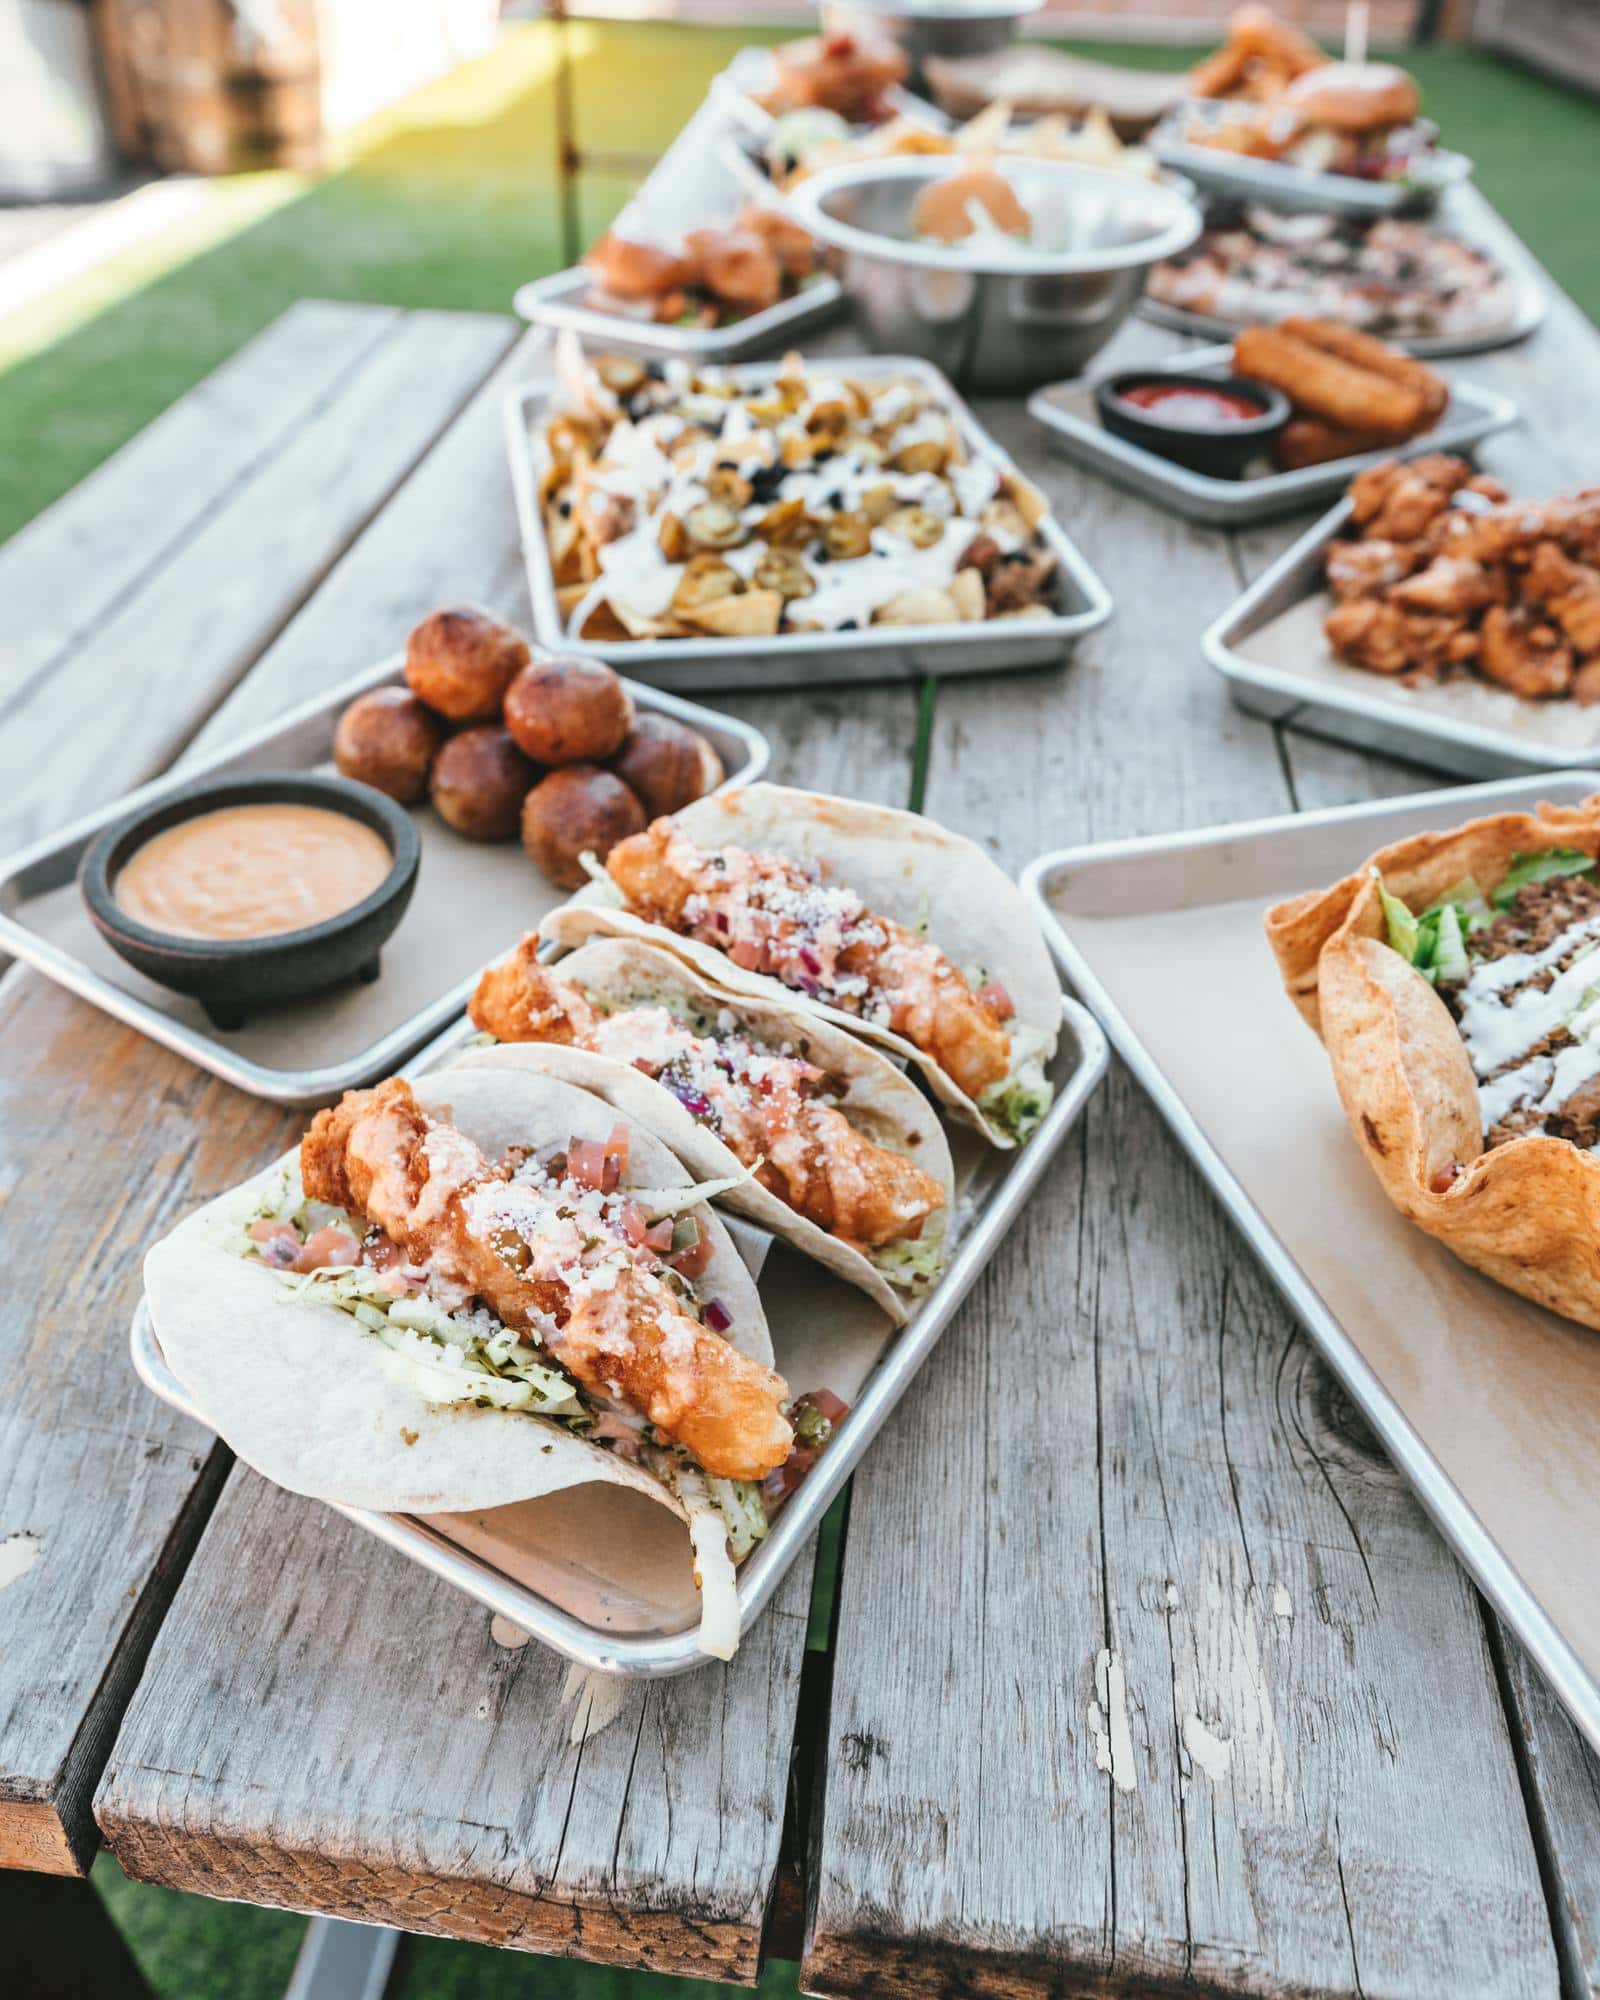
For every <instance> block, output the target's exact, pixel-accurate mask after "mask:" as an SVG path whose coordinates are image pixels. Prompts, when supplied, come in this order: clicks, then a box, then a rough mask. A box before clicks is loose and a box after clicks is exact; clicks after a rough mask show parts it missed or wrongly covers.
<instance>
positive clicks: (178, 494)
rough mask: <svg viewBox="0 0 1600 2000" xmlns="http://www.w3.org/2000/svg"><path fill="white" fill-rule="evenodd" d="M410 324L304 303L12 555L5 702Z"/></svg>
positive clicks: (0, 676) (14, 546)
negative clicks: (401, 325) (399, 329)
mask: <svg viewBox="0 0 1600 2000" xmlns="http://www.w3.org/2000/svg"><path fill="white" fill-rule="evenodd" d="M398 319H399V315H398V314H397V313H395V312H392V311H389V310H387V309H384V308H377V307H371V306H345V305H331V304H325V303H323V302H322V301H320V300H308V301H306V302H304V303H302V304H300V305H296V306H291V307H290V309H289V310H288V311H287V312H286V313H283V314H282V315H281V316H280V317H279V318H278V319H276V320H274V321H273V323H272V325H271V326H270V327H268V328H267V329H266V330H265V332H263V333H262V334H261V335H260V337H259V338H258V339H256V340H253V341H251V342H250V343H249V345H248V346H246V347H244V348H242V349H241V350H240V352H239V353H238V354H236V355H234V356H233V358H232V359H231V360H228V361H225V362H224V363H223V364H222V366H221V367H220V368H218V369H217V370H216V371H215V372H214V373H213V374H211V375H208V376H207V377H206V379H205V381H203V382H201V383H200V384H199V385H198V386H197V387H196V388H194V389H192V390H191V391H190V392H189V394H188V395H187V396H184V397H182V398H181V399H180V400H179V401H178V402H176V403H174V404H173V405H172V407H171V408H170V409H169V410H167V411H165V412H164V413H163V414H162V415H161V416H159V417H157V418H156V419H155V421H154V422H153V423H151V424H148V425H147V426H146V427H145V429H144V430H142V431H141V432H140V433H139V435H138V436H137V437H135V438H132V439H130V440H129V442H128V443H127V444H125V445H124V446H123V448H122V449H121V450H120V451H119V452H117V453H115V454H114V455H113V456H112V457H111V458H108V459H107V460H106V462H105V464H104V465H102V466H100V467H99V468H98V469H97V470H96V471H94V472H92V473H90V475H89V477H88V478H87V479H85V480H84V481H83V482H82V483H81V484H80V485H78V486H75V487H74V488H73V490H72V491H71V492H70V493H68V494H66V495H65V496H64V497H63V498H62V499H60V500H58V501H57V502H56V504H55V505H54V506H53V507H49V508H47V509H46V510H45V512H44V513H42V514H41V515H39V516H38V518H37V519H36V520H34V521H30V522H29V523H28V525H27V526H26V527H25V528H23V529H21V530H20V531H19V532H18V533H17V534H15V535H13V536H12V537H11V539H10V540H9V541H8V542H6V543H5V544H4V546H3V547H0V604H3V605H4V606H5V608H6V617H5V624H4V631H3V640H0V704H3V703H9V702H12V701H14V700H15V699H16V697H17V694H18V692H19V691H20V690H21V689H22V688H23V687H24V686H26V685H27V684H28V683H29V682H31V681H32V680H34V679H36V678H37V677H38V676H39V675H40V674H42V673H45V672H48V671H49V670H50V669H52V668H54V667H58V666H59V665H60V664H61V663H62V661H63V660H64V659H65V658H66V656H67V655H68V653H69V651H70V650H71V648H72V647H74V646H76V645H80V644H82V642H83V641H84V639H85V638H86V637H87V636H88V634H89V633H90V632H92V631H93V630H94V629H95V627H96V626H97V625H98V624H99V623H100V622H101V621H102V620H103V619H104V618H106V617H107V616H108V615H109V614H110V612H111V611H112V610H113V609H114V607H115V606H116V605H118V604H119V603H121V602H123V601H124V600H125V599H127V598H128V597H130V596H131V595H133V594H134V593H135V592H136V591H137V590H139V589H140V588H141V587H142V586H143V585H144V584H145V583H147V582H148V580H149V578H150V576H151V574H152V572H154V571H155V570H158V569H160V568H161V567H162V566H163V565H164V564H166V563H169V562H171V561H173V560H174V559H175V558H176V557H178V556H179V555H180V554H181V552H182V550H183V547H184V545H185V543H186V542H187V541H188V539H189V537H190V536H191V535H192V534H193V533H194V531H195V529H196V528H197V526H198V525H199V524H200V523H201V522H202V521H203V520H204V519H205V518H206V516H207V515H208V514H209V513H210V512H212V510H213V509H215V508H216V507H218V506H220V505H221V504H223V502H224V501H225V500H226V498H227V496H228V495H229V493H230V492H232V491H233V490H234V489H235V488H236V487H238V486H239V485H240V484H241V483H244V482H247V481H248V480H250V479H251V478H253V477H255V476H257V475H258V474H259V472H260V471H261V469H262V467H263V466H264V465H265V464H266V463H267V461H268V460H270V459H271V457H272V456H273V455H274V453H276V452H277V451H279V450H281V449H282V448H283V445H284V443H285V442H286V440H287V439H288V438H290V437H292V436H293V435H294V433H295V432H296V430H297V429H298V428H299V427H300V426H301V425H303V424H304V423H306V422H307V421H308V420H310V418H311V416H312V414H313V413H314V411H315V410H316V408H317V406H318V404H319V403H320V402H321V401H322V400H323V399H325V398H326V397H327V396H329V395H330V394H332V393H334V392H335V390H336V388H337V386H338V384H339V383H340V382H341V381H342V380H344V378H346V377H347V376H348V375H349V374H350V372H351V371H352V370H353V369H359V368H360V367H361V365H362V364H363V363H364V362H365V360H366V359H367V357H368V356H369V355H370V353H371V351H372V349H373V348H374V346H376V345H377V344H378V343H380V342H381V341H383V340H386V339H388V338H389V337H390V336H391V335H392V334H393V332H394V328H395V326H396V324H397V322H398ZM3 712H4V711H3V709H0V713H3Z"/></svg>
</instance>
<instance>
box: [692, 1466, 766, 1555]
mask: <svg viewBox="0 0 1600 2000" xmlns="http://www.w3.org/2000/svg"><path fill="white" fill-rule="evenodd" d="M706 1485H707V1486H708V1487H709V1488H710V1490H711V1497H712V1499H713V1500H715V1501H716V1503H717V1505H718V1506H719V1507H720V1508H721V1509H722V1519H723V1522H724V1524H725V1525H726V1527H727V1530H728V1546H729V1548H730V1549H731V1550H732V1551H733V1559H734V1561H735V1562H738V1561H739V1560H740V1559H741V1558H742V1557H744V1556H747V1555H748V1554H749V1553H750V1551H751V1550H752V1549H753V1548H754V1547H755V1545H756V1543H757V1542H759V1541H762V1540H764V1539H765V1537H766V1532H767V1504H766V1502H765V1501H764V1500H763V1499H762V1497H761V1488H760V1487H759V1486H757V1485H756V1484H755V1482H754V1481H753V1480H749V1479H713V1478H711V1477H710V1476H709V1475H707V1478H706Z"/></svg>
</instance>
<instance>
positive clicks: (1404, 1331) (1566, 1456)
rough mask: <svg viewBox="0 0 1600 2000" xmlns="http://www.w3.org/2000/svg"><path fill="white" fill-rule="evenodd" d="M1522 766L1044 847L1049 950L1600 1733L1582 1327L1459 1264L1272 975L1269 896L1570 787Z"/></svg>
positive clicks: (1495, 1593) (1598, 1369)
mask: <svg viewBox="0 0 1600 2000" xmlns="http://www.w3.org/2000/svg"><path fill="white" fill-rule="evenodd" d="M1596 790H1600V773H1596V772H1592V771H1590V772H1584V773H1582V774H1569V775H1565V776H1562V777H1558V778H1539V779H1534V778H1524V779H1521V780H1519V781H1516V782H1512V783H1506V782H1502V783H1499V784H1494V785H1479V786H1473V787H1468V788H1464V789H1460V790H1455V791H1448V792H1435V793H1431V794H1424V795H1422V796H1419V797H1412V798H1407V799H1401V800H1384V801H1380V802H1378V803H1375V804H1370V805H1358V806H1342V807H1339V808H1337V809H1336V810H1333V811H1328V812H1316V813H1303V814H1300V815H1299V816H1297V817H1293V818H1287V819H1277V820H1259V821H1255V822H1252V823H1249V824H1244V825H1238V826H1221V827H1212V828H1208V829H1206V830H1205V831H1203V832H1199V833H1188V834H1169V835H1165V836H1161V837H1158V838H1155V839H1147V840H1128V841H1116V842H1111V843H1108V844H1106V845H1104V846H1101V847H1079V848H1068V849H1063V850H1061V851H1060V852H1057V853H1054V854H1047V855H1044V856H1042V857H1041V858H1040V859H1039V860H1038V861H1036V862H1034V863H1033V864H1032V866H1031V867H1030V868H1029V869H1028V871H1027V873H1026V875H1025V876H1024V878H1023V886H1024V889H1025V891H1026V892H1027V893H1028V894H1029V895H1030V896H1031V897H1032V898H1033V900H1034V902H1035V904H1036V905H1037V907H1038V909H1039V912H1040V914H1041V916H1042V918H1043V919H1044V922H1045V924H1046V928H1047V932H1048V934H1049V936H1050V940H1051V943H1052V946H1053V948H1054V950H1055V953H1056V956H1057V959H1058V960H1059V962H1060V964H1061V967H1062V969H1063V971H1064V972H1065V973H1066V974H1067V976H1068V977H1069V979H1070V980H1071V981H1072V983H1073V985H1074V986H1075V987H1076V988H1077V990H1078V992H1079V993H1080V994H1081V995H1082V996H1083V998H1084V999H1086V1000H1087V1001H1088V1003H1089V1005H1090V1006H1091V1007H1092V1008H1093V1009H1094V1010H1095V1012H1096V1014H1097V1015H1098V1016H1099V1018H1100V1020H1101V1022H1102V1024H1103V1025H1104V1027H1105V1029H1106V1032H1107V1033H1108V1034H1109V1036H1110V1037H1111V1040H1112V1043H1113V1044H1114V1046H1115V1047H1116V1049H1117V1050H1118V1052H1119V1053H1120V1054H1121V1055H1122V1057H1123V1058H1124V1060H1125V1061H1126V1062H1127V1063H1128V1066H1129V1068H1130V1069H1131V1070H1132V1071H1133V1073H1134V1075H1135V1076H1136V1077H1137V1078H1138V1080H1139V1082H1140V1083H1141V1084H1142V1085H1143V1086H1144V1088H1145V1089H1146V1090H1147V1091H1148V1092H1149V1093H1150V1095H1151V1097H1152V1098H1153V1099H1154V1101H1155V1104H1156V1106H1157V1108H1158V1109H1159V1110H1160V1112H1161V1114H1162V1116H1163V1117H1164V1118H1165V1119H1166V1120H1167V1122H1168V1124H1170V1125H1171V1127H1172V1129H1173V1131H1174V1133H1175V1134H1176V1135H1177V1137H1178V1139H1179V1140H1180V1141H1181V1142H1182V1144H1183V1146H1184V1147H1185V1149H1186V1150H1187V1151H1188V1153H1189V1154H1190V1156H1191V1157H1192V1158H1193V1159H1194V1161H1195V1163H1196V1165H1197V1166H1198V1167H1199V1168H1200V1171H1201V1172H1202V1173H1203V1174H1204V1175H1205V1177H1206V1179H1207V1180H1208V1181H1209V1182H1210V1184H1211V1186H1212V1188H1213V1189H1214V1190H1215V1192H1216V1194H1217V1196H1218V1198H1219V1200H1220V1201H1221V1202H1222V1204H1223V1206H1224V1207H1225V1208H1226V1209H1227V1211H1228V1213H1229V1215H1230V1216H1231V1217H1232V1219H1233V1221H1234V1222H1235V1223H1236V1224H1237V1225H1238V1227H1239V1229H1240V1230H1241V1231H1242V1232H1243V1234H1244V1236H1245V1237H1246V1239H1247V1240H1248V1242H1249V1243H1250V1245H1251V1247H1252V1248H1253V1249H1254V1250H1255V1252H1256V1254H1257V1255H1258V1256H1259V1257H1260V1259H1261V1261H1262V1263H1263V1264H1264V1265H1265V1266H1266V1268H1267V1271H1268V1273H1269V1274H1270V1275H1271V1277H1272V1279H1273V1281H1274V1282H1275V1283H1276V1285H1277V1287H1278V1289H1279V1290H1280V1291H1281V1292H1282V1293H1283V1296H1284V1298H1285V1299H1286V1300H1287V1301H1288V1303H1289V1305H1290V1306H1291V1307H1292V1308H1293V1310H1294V1311H1295V1312H1296V1314H1298V1316H1299V1318H1300V1319H1301V1320H1302V1321H1303V1322H1304V1325H1305V1328H1306V1331H1307V1332H1308V1333H1309V1334H1310V1336H1311V1338H1312V1339H1313V1340H1314V1341H1315V1342H1316V1344H1317V1346H1318V1347H1319V1348H1320V1349H1321V1351H1322V1354H1323V1355H1324V1357H1325V1358H1326V1360H1327V1361H1328V1363H1329V1365H1330V1366H1331V1367H1332V1369H1333V1370H1334V1372H1335V1374H1336V1375H1337V1376H1338V1377H1339V1379H1340V1381H1341V1382H1343V1384H1344V1386H1345V1388H1346V1389H1347V1390H1348V1391H1349V1393H1350V1396H1351V1397H1352V1399H1353V1400H1354V1402H1355V1403H1356V1405H1357V1406H1358V1407H1359V1409H1360V1410H1361V1412H1362V1414H1363V1416H1364V1417H1365V1418H1366V1420H1367V1422H1368V1423H1369V1424H1370V1425H1371V1427H1372V1429H1373V1431H1374V1432H1375V1433H1376V1434H1377V1437H1378V1439H1379V1441H1380V1442H1381V1444H1382V1445H1383V1447H1384V1449H1385V1450H1386V1451H1387V1452H1388V1453H1389V1455H1390V1457H1391V1458H1392V1459H1393V1460H1394V1461H1395V1463H1396V1464H1397V1465H1398V1466H1399V1468H1400V1470H1401V1471H1402V1472H1403V1473H1404V1474H1405V1475H1406V1477H1407V1478H1408V1479H1409V1480H1410V1482H1411V1484H1412V1485H1413V1486H1414V1487H1415V1488H1416V1491H1417V1493H1418V1496H1419V1497H1420V1499H1421V1500H1422V1503H1423V1505H1424V1506H1425V1507H1426V1508H1427V1510H1428V1512H1429V1513H1430V1514H1431V1515H1432V1516H1433V1519H1434V1520H1435V1522H1436V1523H1437V1524H1438V1526H1439V1528H1440V1530H1441V1532H1442V1533H1443V1534H1444V1535H1445V1537H1446V1539H1447V1540H1448V1541H1449V1542H1450V1543H1451V1544H1452V1546H1453V1547H1454V1548H1455V1550H1456V1552H1457V1553H1458V1554H1459V1555H1460V1557H1461V1559H1462V1561H1463V1562H1464V1563H1465V1564H1466V1566H1467V1568H1468V1570H1469V1571H1470V1572H1471V1573H1472V1575H1473V1577H1474V1578H1475V1579H1476V1581H1477V1583H1478V1585H1479V1587H1480V1588H1481V1589H1482V1590H1483V1592H1484V1594H1485V1595H1486V1596H1487V1597H1488V1598H1489V1599H1490V1601H1491V1602H1492V1603H1493V1605H1494V1607H1495V1609H1496V1610H1497V1611H1498V1612H1499V1613H1500V1614H1501V1616H1502V1617H1503V1618H1505V1620H1506V1621H1507V1623H1508V1624H1510V1625H1511V1626H1512V1627H1513V1629H1514V1630H1515V1631H1516V1632H1517V1633H1518V1634H1519V1636H1520V1637H1521V1639H1522V1641H1523V1643H1524V1644H1525V1645H1526V1646H1527V1648H1528V1650H1529V1651H1530V1653H1532V1655H1533V1657H1534V1658H1535V1660H1536V1661H1537V1662H1538V1664H1539V1666H1540V1667H1541V1668H1542V1670H1543V1671H1544V1673H1545V1674H1546V1675H1547V1676H1548V1677H1549V1680H1550V1682H1551V1684H1552V1686H1553V1687H1554V1688H1555V1690H1556V1693H1557V1694H1558V1695H1559V1696H1560V1698H1561V1700H1562V1701H1563V1702H1564V1703H1565V1704H1566V1706H1567V1707H1568V1708H1569V1709H1570V1710H1571V1712H1572V1715H1573V1718H1574V1719H1575V1721H1576V1722H1577V1724H1578V1726H1579V1727H1580V1728H1581V1729H1582V1730H1583V1732H1584V1734H1585V1735H1586V1736H1587V1737H1588V1739H1589V1741H1590V1742H1591V1743H1592V1744H1593V1745H1594V1746H1595V1747H1596V1749H1600V1563H1597V1562H1596V1561H1595V1557H1594V1552H1595V1550H1596V1549H1600V1477H1597V1476H1596V1472H1595V1449H1594V1438H1595V1413H1596V1411H1597V1410H1600V1335H1597V1334H1595V1333H1592V1332H1590V1331H1589V1330H1588V1329H1587V1328H1585V1327H1581V1326H1577V1325H1574V1324H1573V1323H1572V1322H1571V1321H1568V1320H1563V1319H1558V1318H1557V1317H1556V1316H1555V1315H1554V1314H1552V1313H1548V1312H1545V1311H1543V1310H1542V1309H1541V1308H1540V1307H1538V1306H1535V1305H1533V1304H1531V1303H1530V1302H1529V1301H1528V1300H1526V1299H1523V1298H1520V1297H1518V1296H1517V1294H1516V1293H1514V1292H1509V1291H1507V1290H1505V1289H1504V1287H1502V1286H1500V1285H1497V1284H1495V1283H1494V1282H1493V1281H1492V1280H1491V1279H1489V1278H1487V1277H1484V1276H1483V1275H1482V1274H1481V1273H1479V1272H1477V1271H1473V1270H1470V1269H1469V1268H1468V1267H1467V1266H1466V1265H1464V1264H1461V1263H1458V1262H1457V1260H1456V1259H1455V1258H1454V1257H1452V1256H1451V1255H1450V1253H1449V1252H1448V1251H1447V1250H1446V1249H1444V1247H1443V1246H1442V1245H1441V1244H1439V1243H1436V1242H1435V1241H1434V1240H1433V1239H1432V1238H1431V1237H1428V1236H1425V1235H1424V1234H1423V1233H1422V1231H1421V1230H1419V1229H1417V1228H1415V1227H1413V1225H1412V1224H1410V1223H1409V1222H1407V1221H1406V1220H1405V1218H1404V1217H1403V1216H1402V1215H1401V1214H1400V1213H1399V1212H1398V1211H1397V1210H1396V1209H1394V1208H1393V1207H1391V1205H1390V1203H1389V1202H1388V1200H1387V1199H1386V1198H1385V1196H1384V1195H1383V1193H1382V1190H1381V1189H1380V1187H1379V1185H1378V1183H1377V1181H1376V1179H1375V1178H1374V1177H1373V1175H1372V1173H1371V1171H1370V1170H1369V1168H1368V1166H1367V1164H1366V1161H1365V1160H1364V1159H1363V1158H1362V1157H1361V1153H1360V1151H1359V1149H1358V1148H1357V1146H1356V1144H1355V1142H1354V1140H1353V1139H1352V1138H1351V1137H1350V1134H1349V1131H1348V1129H1347V1128H1346V1125H1345V1119H1344V1113H1343V1111H1342V1110H1341V1109H1340V1105H1339V1099H1338V1095H1337V1092H1336V1091H1335V1088H1334V1083H1333V1077H1332V1074H1331V1072H1330V1069H1329V1066H1328V1058H1327V1056H1326V1054H1325V1053H1324V1051H1323V1049H1322V1047H1321V1045H1320V1044H1319V1043H1318V1041H1317V1040H1316V1038H1315V1037H1314V1036H1313V1035H1312V1034H1311V1032H1310V1030H1309V1029H1308V1028H1307V1027H1306V1025H1305V1023H1304V1022H1303V1021H1302V1020H1301V1019H1300V1017H1299V1015H1298V1014H1297V1013H1296V1011H1295V1009H1294V1007H1293V1005H1292V1004H1291V1002H1290V1001H1289V1000H1288V999H1287V997H1286V996H1285V994H1284V992H1283V989H1282V986H1281V984H1280V982H1279V979H1278V975H1277V970H1276V967H1275V965H1274V963H1273V960H1272V957H1271V954H1270V952H1269V951H1268V948H1267V945H1266V941H1265V939H1264V937H1263V935H1262V926H1261V918H1262V913H1263V912H1264V911H1265V910H1266V908H1267V906H1268V905H1269V904H1271V903H1274V902H1276V901H1278V900H1279V899H1280V898H1282V897H1285V896H1290V895H1294V894H1297V893H1299V892H1301V891H1305V890H1311V889H1319V888H1322V887H1323V886H1325V885H1326V884H1328V883H1331V882H1334V881H1337V880H1338V879H1339V878H1340V877H1341V876H1343V875H1347V874H1348V873H1349V872H1350V871H1351V869H1353V868H1356V867H1358V866H1359V865H1360V864H1361V862H1362V861H1363V860H1364V859H1365V858H1366V856H1367V855H1368V854H1370V853H1372V852H1373V851H1374V850H1375V849H1377V848H1379V847H1382V846H1383V845H1385V844H1386V843H1387V842H1390V841H1394V840H1399V839H1402V838H1404V837H1406V836H1407V835H1410V834H1414V833H1421V832H1423V831H1425V830H1430V829H1442V828H1449V827H1452V826H1455V825H1459V824H1460V823H1461V822H1462V821H1464V820H1467V819H1471V818H1474V817H1476V816H1477V815H1479V814H1483V813H1492V812H1498V811H1524V812H1525V811H1529V810H1531V809H1532V807H1533V805H1534V803H1535V801H1537V800H1539V799H1551V800H1554V801H1555V802H1557V803H1560V804H1572V803H1576V801H1577V800H1578V799H1579V798H1582V797H1584V796H1586V795H1587V794H1589V793H1590V792H1593V791H1596Z"/></svg>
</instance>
